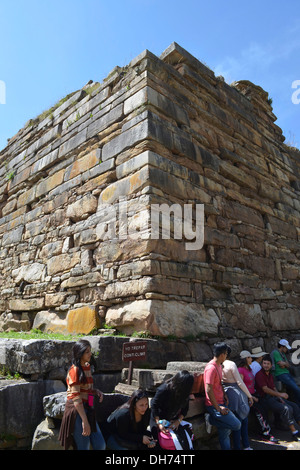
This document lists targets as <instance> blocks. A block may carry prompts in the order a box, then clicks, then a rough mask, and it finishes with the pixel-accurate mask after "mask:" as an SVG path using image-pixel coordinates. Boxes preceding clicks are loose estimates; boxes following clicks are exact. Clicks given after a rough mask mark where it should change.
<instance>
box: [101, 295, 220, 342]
mask: <svg viewBox="0 0 300 470" xmlns="http://www.w3.org/2000/svg"><path fill="white" fill-rule="evenodd" d="M175 312H176V313H175ZM219 321H220V320H219V318H218V316H217V314H216V313H215V311H214V310H213V309H208V310H206V309H205V308H204V307H203V306H201V305H199V304H189V303H185V302H177V301H168V302H164V301H161V300H139V301H135V302H128V303H125V304H123V305H121V306H114V307H111V308H109V309H108V310H107V313H106V322H107V324H108V325H109V326H112V327H117V328H120V329H121V330H122V331H124V333H126V334H132V333H133V332H134V331H135V328H138V329H140V330H145V331H150V333H152V334H153V335H159V336H168V335H175V336H179V337H184V336H190V335H192V336H197V335H200V334H201V333H202V334H203V333H204V334H209V335H216V334H217V331H218V325H219Z"/></svg>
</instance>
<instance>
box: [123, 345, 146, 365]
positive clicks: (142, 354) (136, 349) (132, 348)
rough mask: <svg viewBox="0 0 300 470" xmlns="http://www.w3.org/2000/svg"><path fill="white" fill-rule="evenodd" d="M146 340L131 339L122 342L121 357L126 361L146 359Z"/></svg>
mask: <svg viewBox="0 0 300 470" xmlns="http://www.w3.org/2000/svg"><path fill="white" fill-rule="evenodd" d="M146 352H147V342H146V341H136V342H134V341H132V342H130V343H124V344H123V353H122V359H123V361H125V362H128V361H140V360H142V359H146Z"/></svg>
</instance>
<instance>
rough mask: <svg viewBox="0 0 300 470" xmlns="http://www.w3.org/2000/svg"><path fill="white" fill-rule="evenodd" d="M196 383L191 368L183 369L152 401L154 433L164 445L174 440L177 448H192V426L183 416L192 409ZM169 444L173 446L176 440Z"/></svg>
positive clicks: (158, 390) (169, 380)
mask: <svg viewBox="0 0 300 470" xmlns="http://www.w3.org/2000/svg"><path fill="white" fill-rule="evenodd" d="M193 384H194V376H193V375H192V374H191V373H190V372H188V371H187V370H182V371H180V372H178V373H177V374H175V375H174V376H173V377H171V378H170V379H168V380H167V381H166V382H164V383H163V384H162V385H160V386H159V387H158V389H157V390H156V393H155V396H154V397H153V398H152V401H151V424H150V425H151V431H152V435H153V436H154V438H155V439H157V440H158V441H159V444H160V446H161V447H162V446H164V442H165V443H166V444H167V442H166V441H167V440H169V441H173V442H174V445H175V448H177V449H179V448H180V447H181V448H183V447H186V448H187V449H188V448H190V449H191V448H192V442H191V426H190V425H189V423H186V422H183V419H184V417H185V416H186V414H187V412H188V409H189V396H190V394H191V391H192V388H193ZM178 442H179V443H178ZM168 445H172V446H173V443H170V442H168ZM176 445H177V446H178V447H176ZM163 448H165V447H163ZM170 449H171V448H170Z"/></svg>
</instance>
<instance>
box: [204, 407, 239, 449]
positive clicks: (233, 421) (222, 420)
mask: <svg viewBox="0 0 300 470" xmlns="http://www.w3.org/2000/svg"><path fill="white" fill-rule="evenodd" d="M219 405H220V406H225V405H224V404H222V403H221V404H219ZM206 409H207V412H208V413H209V421H210V424H212V425H213V426H216V427H217V429H218V434H219V442H220V446H221V449H222V450H230V434H231V431H239V430H240V429H241V422H240V420H239V419H238V418H237V417H236V416H235V415H234V414H233V413H232V411H230V410H229V411H228V413H227V415H222V414H221V413H220V412H219V411H217V410H216V409H215V407H214V406H207V407H206Z"/></svg>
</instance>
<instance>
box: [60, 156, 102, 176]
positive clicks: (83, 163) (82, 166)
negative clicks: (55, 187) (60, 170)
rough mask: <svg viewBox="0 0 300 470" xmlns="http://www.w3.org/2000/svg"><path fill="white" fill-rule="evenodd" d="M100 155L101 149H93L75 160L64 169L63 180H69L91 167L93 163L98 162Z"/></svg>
mask: <svg viewBox="0 0 300 470" xmlns="http://www.w3.org/2000/svg"><path fill="white" fill-rule="evenodd" d="M100 157H101V150H100V149H95V150H92V151H91V152H89V153H88V154H87V155H84V156H83V157H81V158H79V159H78V160H75V162H74V163H72V165H70V166H69V167H68V168H67V169H66V172H65V175H64V181H68V180H71V179H72V178H75V176H78V175H80V174H81V173H84V172H85V171H87V170H89V169H90V168H93V167H94V166H95V165H97V164H100Z"/></svg>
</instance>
